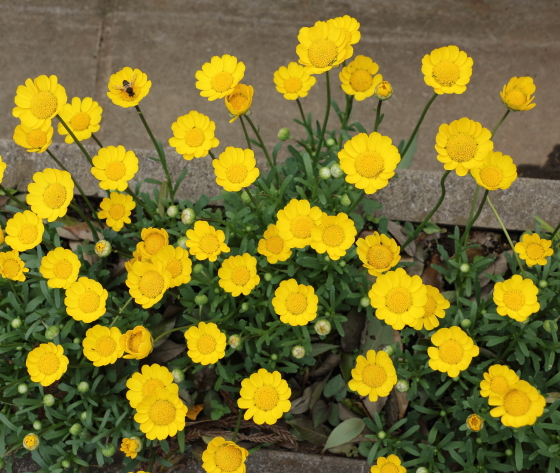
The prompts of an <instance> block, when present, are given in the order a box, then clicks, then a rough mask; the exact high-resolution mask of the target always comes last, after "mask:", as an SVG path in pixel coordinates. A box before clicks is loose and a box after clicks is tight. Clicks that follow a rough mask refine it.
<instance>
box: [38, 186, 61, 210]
mask: <svg viewBox="0 0 560 473" xmlns="http://www.w3.org/2000/svg"><path fill="white" fill-rule="evenodd" d="M43 200H44V201H45V204H46V205H47V207H50V208H51V209H59V208H60V207H62V206H63V205H64V202H65V201H66V189H65V188H64V186H63V185H62V184H59V183H58V182H54V183H53V184H49V186H48V187H47V188H46V189H45V192H43Z"/></svg>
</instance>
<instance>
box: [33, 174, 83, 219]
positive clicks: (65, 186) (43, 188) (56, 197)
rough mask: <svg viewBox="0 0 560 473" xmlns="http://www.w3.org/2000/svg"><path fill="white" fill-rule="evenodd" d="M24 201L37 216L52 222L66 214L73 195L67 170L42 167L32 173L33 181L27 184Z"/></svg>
mask: <svg viewBox="0 0 560 473" xmlns="http://www.w3.org/2000/svg"><path fill="white" fill-rule="evenodd" d="M27 191H28V194H27V197H26V201H27V203H28V204H29V206H30V207H31V210H32V211H33V212H35V213H36V214H37V216H38V217H39V218H46V219H47V221H48V222H54V221H55V220H56V219H57V218H59V217H63V216H64V215H66V211H67V210H68V205H70V202H71V201H72V198H73V197H74V181H72V176H71V175H70V173H69V172H67V171H60V170H58V169H50V168H46V169H43V171H42V172H36V173H35V174H33V182H32V183H30V184H29V185H28V186H27Z"/></svg>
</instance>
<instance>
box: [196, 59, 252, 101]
mask: <svg viewBox="0 0 560 473" xmlns="http://www.w3.org/2000/svg"><path fill="white" fill-rule="evenodd" d="M244 75H245V64H243V63H242V62H237V58H236V57H235V56H230V55H229V54H224V55H223V56H222V57H219V56H214V57H213V58H212V59H211V60H210V62H207V63H205V64H203V65H202V70H199V71H196V74H195V77H196V84H195V86H196V88H197V89H198V90H200V95H201V96H202V97H206V98H207V99H208V100H210V101H212V100H216V99H222V98H224V97H225V96H227V95H229V94H231V93H232V92H233V89H235V86H236V85H237V84H239V82H240V81H241V79H243V76H244Z"/></svg>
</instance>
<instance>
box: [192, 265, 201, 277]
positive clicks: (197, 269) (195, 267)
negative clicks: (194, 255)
mask: <svg viewBox="0 0 560 473" xmlns="http://www.w3.org/2000/svg"><path fill="white" fill-rule="evenodd" d="M192 270H193V273H194V274H198V273H202V271H204V266H202V265H201V264H200V263H197V264H195V265H194V266H193V269H192Z"/></svg>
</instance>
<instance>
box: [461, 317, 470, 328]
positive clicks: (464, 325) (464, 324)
mask: <svg viewBox="0 0 560 473" xmlns="http://www.w3.org/2000/svg"><path fill="white" fill-rule="evenodd" d="M471 323H472V322H471V321H470V319H463V320H461V327H462V328H469V327H470V326H471Z"/></svg>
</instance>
